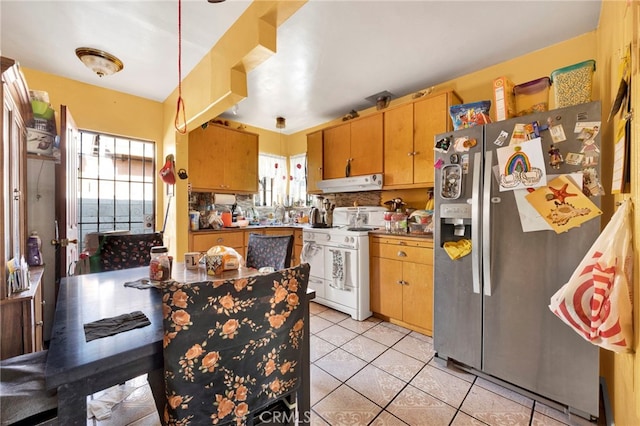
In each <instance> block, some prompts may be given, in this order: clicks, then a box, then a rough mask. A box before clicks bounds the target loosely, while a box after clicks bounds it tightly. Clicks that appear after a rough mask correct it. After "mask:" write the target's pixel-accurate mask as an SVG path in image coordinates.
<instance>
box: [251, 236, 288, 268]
mask: <svg viewBox="0 0 640 426" xmlns="http://www.w3.org/2000/svg"><path fill="white" fill-rule="evenodd" d="M292 256H293V235H262V234H249V243H248V245H247V260H246V266H247V268H255V269H260V268H263V267H272V268H273V269H275V270H276V271H277V270H279V269H285V268H289V267H290V266H291V257H292Z"/></svg>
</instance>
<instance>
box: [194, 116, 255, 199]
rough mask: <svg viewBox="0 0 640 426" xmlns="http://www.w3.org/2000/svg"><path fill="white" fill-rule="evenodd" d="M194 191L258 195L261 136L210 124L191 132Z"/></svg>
mask: <svg viewBox="0 0 640 426" xmlns="http://www.w3.org/2000/svg"><path fill="white" fill-rule="evenodd" d="M189 181H190V182H191V186H192V188H193V189H194V190H204V191H218V192H238V193H255V192H258V135H256V134H254V133H248V132H242V131H239V130H235V129H229V128H226V127H223V126H218V125H215V124H209V125H208V126H207V127H206V128H205V129H203V128H202V127H201V126H199V127H197V128H195V129H194V130H192V131H191V132H190V133H189Z"/></svg>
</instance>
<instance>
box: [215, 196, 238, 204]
mask: <svg viewBox="0 0 640 426" xmlns="http://www.w3.org/2000/svg"><path fill="white" fill-rule="evenodd" d="M235 202H236V196H235V195H234V194H215V196H214V203H215V204H235Z"/></svg>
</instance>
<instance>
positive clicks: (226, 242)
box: [189, 231, 244, 255]
mask: <svg viewBox="0 0 640 426" xmlns="http://www.w3.org/2000/svg"><path fill="white" fill-rule="evenodd" d="M213 246H227V247H232V248H234V249H235V250H237V251H238V253H240V254H241V255H244V233H243V232H242V231H238V232H211V233H203V234H195V233H192V234H191V244H189V250H190V251H200V252H204V251H207V250H209V249H210V248H211V247H213Z"/></svg>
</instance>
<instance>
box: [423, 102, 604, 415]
mask: <svg viewBox="0 0 640 426" xmlns="http://www.w3.org/2000/svg"><path fill="white" fill-rule="evenodd" d="M600 120H601V116H600V103H599V102H591V103H587V104H582V105H577V106H573V107H569V108H563V109H557V110H553V111H548V112H539V113H535V114H532V115H529V116H526V117H518V118H514V119H510V120H505V121H500V122H496V123H492V124H486V125H484V126H476V127H470V128H467V129H461V130H458V131H455V132H450V133H445V134H441V135H438V136H436V143H435V145H436V148H437V150H438V152H436V155H435V164H436V173H435V188H434V193H435V201H436V207H435V212H434V220H435V235H434V257H435V258H434V332H433V337H434V348H435V350H436V353H437V356H438V357H439V358H442V359H446V360H451V361H454V362H456V363H458V364H461V365H463V366H466V367H467V368H468V369H473V370H475V371H476V372H478V373H479V374H481V375H483V376H486V377H488V378H493V379H496V380H498V381H501V382H503V383H505V384H508V385H513V386H512V387H515V388H516V389H517V390H522V391H524V392H523V393H526V394H528V395H529V396H532V397H534V398H536V399H540V400H544V401H547V400H549V401H553V402H555V403H557V405H559V406H561V407H566V408H567V409H568V410H569V411H570V412H572V413H576V414H579V415H581V416H583V417H589V416H593V417H597V416H598V401H599V359H598V347H596V346H594V345H592V344H590V343H588V342H586V341H585V340H583V339H582V338H581V337H580V336H578V334H576V333H575V332H574V331H573V330H571V329H570V328H569V327H568V326H566V325H565V324H564V323H562V321H561V320H560V319H559V318H557V317H556V316H555V315H554V314H553V313H552V312H551V311H550V310H549V308H548V305H549V301H550V298H551V296H552V295H553V294H554V293H555V292H556V291H557V290H558V289H559V288H560V287H561V286H562V285H564V284H565V283H566V282H567V281H568V280H569V278H570V276H571V274H572V273H573V271H574V270H575V268H576V267H577V265H578V264H579V263H580V261H581V260H582V258H583V256H584V255H585V254H586V252H587V251H588V250H589V248H590V247H591V245H592V243H593V242H594V241H595V239H596V238H597V236H598V234H599V232H600V219H599V217H598V218H595V219H592V220H589V221H587V222H585V223H583V224H582V225H581V226H579V227H577V228H573V229H570V230H569V231H567V232H564V233H560V234H557V233H556V232H555V231H553V230H538V231H532V232H524V230H523V225H522V222H521V217H520V214H519V209H518V206H517V201H516V195H515V194H516V193H515V192H513V191H500V184H499V179H498V177H499V175H500V170H499V169H498V170H497V166H498V164H499V163H498V155H497V150H498V149H499V148H500V147H501V146H508V145H509V142H510V138H511V137H512V136H513V134H514V129H515V125H516V124H522V123H526V124H528V126H527V129H526V131H532V133H533V134H532V136H535V134H534V133H535V131H537V132H538V133H539V135H540V137H541V145H542V152H543V153H544V156H545V161H544V165H545V167H546V173H547V175H555V174H569V173H575V172H580V171H582V170H584V169H586V168H587V167H586V166H585V163H584V162H588V164H587V166H588V168H589V169H590V171H591V176H592V177H595V176H593V173H592V172H593V171H594V170H595V171H597V173H598V175H599V171H600V168H599V165H598V164H599V161H598V158H597V157H592V158H587V159H586V160H585V158H586V156H587V154H588V153H586V152H584V151H585V148H587V149H593V144H592V142H593V140H592V141H591V142H590V145H589V146H588V147H587V146H586V145H585V141H584V139H579V138H578V137H579V136H580V135H579V134H578V133H575V132H574V130H575V129H576V123H594V122H599V121H600ZM532 124H533V125H532ZM558 125H560V127H556V126H558ZM532 127H535V128H532ZM598 127H599V123H598ZM559 130H564V133H565V136H566V140H564V141H562V142H556V143H555V145H554V146H555V147H557V148H559V150H560V154H561V155H563V158H564V159H565V162H564V163H556V167H557V168H555V167H551V166H550V164H549V162H550V161H551V160H552V158H551V157H552V153H555V152H553V151H552V149H553V147H551V145H552V144H554V141H553V140H552V137H551V132H558V131H559ZM596 130H597V128H596ZM554 136H556V137H557V134H554ZM599 136H600V135H599V134H598V133H597V131H596V135H595V144H596V145H595V147H600V146H601V144H600V138H599ZM501 143H502V145H500V144H501ZM456 144H458V145H457V146H456ZM581 151H583V162H581V163H580V164H575V165H572V164H569V163H567V162H566V157H569V158H571V156H569V155H568V154H570V153H574V154H580V153H581ZM547 156H548V158H547ZM574 158H575V156H574ZM578 158H579V156H578ZM574 163H575V161H574ZM574 176H575V175H574ZM590 184H591V185H596V186H595V187H592V188H597V182H594V181H592V182H590ZM593 192H595V193H597V191H595V190H594V191H593ZM599 198H600V197H599V196H591V197H590V200H591V201H593V202H594V203H595V204H596V205H597V206H599V205H600V201H599ZM460 240H470V241H471V247H472V248H471V252H470V253H469V254H468V255H466V256H464V257H461V258H459V259H457V260H452V258H451V256H450V255H449V254H448V253H447V251H445V249H444V244H445V243H446V242H458V241H460ZM552 405H553V404H552Z"/></svg>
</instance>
